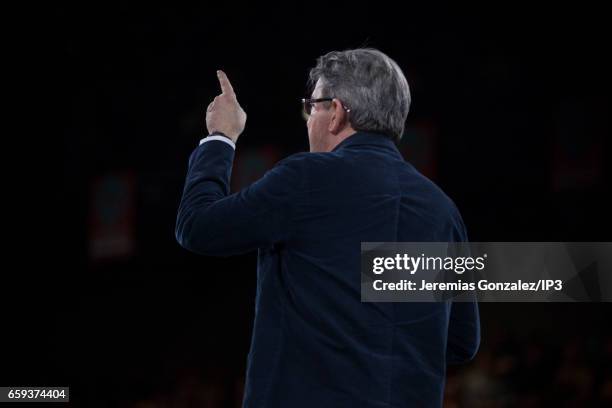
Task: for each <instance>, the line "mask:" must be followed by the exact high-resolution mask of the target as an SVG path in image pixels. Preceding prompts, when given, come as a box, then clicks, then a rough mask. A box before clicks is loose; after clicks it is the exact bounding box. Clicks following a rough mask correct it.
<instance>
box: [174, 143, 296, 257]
mask: <svg viewBox="0 0 612 408" xmlns="http://www.w3.org/2000/svg"><path fill="white" fill-rule="evenodd" d="M233 159H234V149H232V147H231V146H229V145H228V144H227V143H223V142H219V141H210V142H208V143H203V144H202V145H200V146H199V147H198V148H196V150H195V151H194V152H193V153H192V155H191V157H190V159H189V169H188V172H187V178H186V181H185V187H184V190H183V197H182V199H181V203H180V205H179V210H178V216H177V220H176V231H175V234H176V239H177V241H178V242H179V244H180V245H181V246H183V247H184V248H186V249H188V250H190V251H193V252H196V253H199V254H202V255H217V256H229V255H234V254H241V253H245V252H248V251H251V250H254V249H256V248H259V247H263V246H268V245H271V244H274V243H277V242H281V241H284V240H286V239H287V237H288V236H289V234H290V231H291V220H292V214H291V208H292V206H291V205H290V204H291V200H292V196H293V194H294V192H295V191H296V189H297V188H298V187H299V183H300V181H299V172H298V171H297V168H296V166H295V165H291V161H290V160H287V159H285V160H283V161H281V162H279V163H278V164H277V165H276V166H275V167H274V168H273V169H272V170H270V171H268V172H267V173H266V174H265V175H264V177H262V178H261V179H260V180H258V181H256V182H255V183H253V184H252V185H251V186H249V187H247V188H245V189H243V190H241V191H240V192H238V193H234V194H231V195H230V194H229V190H230V188H229V182H230V176H231V168H232V162H233Z"/></svg>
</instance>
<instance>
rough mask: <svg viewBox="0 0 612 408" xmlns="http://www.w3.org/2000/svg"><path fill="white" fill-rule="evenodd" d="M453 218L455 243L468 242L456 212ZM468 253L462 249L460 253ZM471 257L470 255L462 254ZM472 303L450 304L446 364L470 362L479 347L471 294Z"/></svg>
mask: <svg viewBox="0 0 612 408" xmlns="http://www.w3.org/2000/svg"><path fill="white" fill-rule="evenodd" d="M456 214H457V215H456V217H455V222H456V225H455V228H454V231H455V235H454V237H453V240H454V241H455V242H466V243H467V242H468V236H467V230H466V228H465V224H464V223H463V219H462V218H461V215H459V212H458V210H457V213H456ZM466 250H467V251H469V247H463V248H462V251H466ZM463 254H464V255H471V254H470V253H463ZM472 296H473V300H472V301H462V302H452V303H451V312H450V318H449V325H448V342H447V346H446V362H447V363H449V364H461V363H466V362H468V361H470V360H472V359H473V358H474V357H475V356H476V352H477V351H478V348H479V347H480V313H479V310H478V301H477V300H476V295H475V294H474V293H472Z"/></svg>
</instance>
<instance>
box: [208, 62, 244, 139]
mask: <svg viewBox="0 0 612 408" xmlns="http://www.w3.org/2000/svg"><path fill="white" fill-rule="evenodd" d="M217 77H218V78H219V84H220V85H221V95H218V96H216V97H215V99H214V100H213V101H212V102H211V103H210V104H209V105H208V108H207V109H206V128H207V129H208V134H211V133H213V132H222V133H224V134H225V135H227V137H229V138H230V139H232V141H233V142H234V143H236V141H237V140H238V137H239V136H240V134H241V133H242V131H243V130H244V125H245V124H246V113H245V112H244V110H243V109H242V108H241V107H240V104H239V103H238V100H237V99H236V94H235V93H234V88H232V84H231V83H230V81H229V79H227V75H225V72H223V71H217Z"/></svg>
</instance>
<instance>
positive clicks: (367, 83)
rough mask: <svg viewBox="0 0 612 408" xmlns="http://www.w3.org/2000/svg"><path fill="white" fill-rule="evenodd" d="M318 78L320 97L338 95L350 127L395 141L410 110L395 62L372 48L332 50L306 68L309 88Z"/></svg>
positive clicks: (401, 78) (397, 139)
mask: <svg viewBox="0 0 612 408" xmlns="http://www.w3.org/2000/svg"><path fill="white" fill-rule="evenodd" d="M319 79H320V80H321V83H322V86H323V90H324V94H323V95H322V97H329V98H338V99H340V101H341V102H342V103H343V104H344V105H345V106H346V107H347V108H350V110H351V111H350V113H349V123H350V124H351V126H352V128H353V129H355V130H358V131H364V132H375V133H382V134H385V135H387V136H389V137H391V138H392V139H394V140H395V141H396V142H399V140H400V139H401V137H402V134H403V133H404V124H405V123H406V117H407V116H408V111H409V109H410V88H409V87H408V81H406V77H405V76H404V73H403V72H402V70H401V69H400V67H399V66H398V65H397V63H396V62H395V61H393V60H392V59H391V58H389V57H388V56H387V55H385V54H384V53H382V52H381V51H379V50H376V49H373V48H357V49H354V50H345V51H332V52H329V53H327V54H325V55H323V56H321V57H319V58H318V59H317V65H316V66H315V67H314V68H312V69H311V70H310V73H309V80H308V84H309V87H310V89H311V90H312V89H314V86H315V85H316V83H317V81H318V80H319Z"/></svg>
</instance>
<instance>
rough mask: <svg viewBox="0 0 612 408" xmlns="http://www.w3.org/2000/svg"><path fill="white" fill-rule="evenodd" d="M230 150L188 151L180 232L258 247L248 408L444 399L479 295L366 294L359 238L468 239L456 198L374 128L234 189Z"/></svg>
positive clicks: (473, 328) (474, 340) (215, 244)
mask: <svg viewBox="0 0 612 408" xmlns="http://www.w3.org/2000/svg"><path fill="white" fill-rule="evenodd" d="M233 158H234V150H233V149H232V147H231V146H229V145H228V144H227V143H224V142H222V141H210V142H207V143H204V144H202V145H201V146H199V147H198V148H197V149H196V150H195V151H194V152H193V154H192V155H191V158H190V160H189V171H188V174H187V180H186V184H185V189H184V193H183V198H182V201H181V204H180V208H179V212H178V219H177V226H176V237H177V240H178V242H179V243H180V244H181V245H182V246H183V247H185V248H187V249H189V250H191V251H194V252H197V253H199V254H203V255H217V256H229V255H232V254H240V253H244V252H247V251H251V250H255V249H257V250H258V265H257V294H256V306H255V324H254V329H253V337H252V343H251V350H250V353H249V356H248V368H247V377H246V386H245V387H246V388H245V399H244V406H246V407H291V408H295V407H309V408H312V407H372V408H374V407H377V408H382V407H438V406H441V405H442V395H443V390H444V382H445V372H446V365H447V363H460V362H465V361H468V360H470V359H471V358H472V357H473V356H474V354H475V353H476V351H477V349H478V345H479V342H480V325H479V315H478V307H477V304H476V303H451V302H446V303H445V302H440V303H434V302H432V303H367V302H361V301H360V299H361V296H360V288H361V286H360V285H361V279H360V243H361V242H388V241H398V242H399V241H406V242H424V241H436V242H449V241H466V240H467V236H466V231H465V227H464V225H463V221H462V219H461V216H460V214H459V212H458V211H457V208H456V207H455V205H454V204H453V202H452V201H451V200H450V199H449V198H448V197H447V196H446V195H445V194H444V193H443V192H442V191H441V190H440V189H439V188H438V187H436V186H435V185H434V184H433V183H432V182H431V181H429V180H428V179H427V178H425V177H424V176H423V175H421V174H420V173H419V172H418V171H417V170H415V168H414V167H413V166H412V165H410V164H409V163H407V162H405V161H404V160H403V158H402V156H401V154H400V153H399V151H398V150H397V148H396V147H395V144H394V143H393V142H392V141H391V140H390V139H388V138H386V137H384V136H382V135H379V134H372V133H365V132H357V133H355V134H354V135H352V136H350V137H348V138H347V139H345V140H344V141H343V142H342V143H340V144H339V145H338V146H337V147H336V148H335V149H334V150H333V151H332V152H328V153H298V154H294V155H292V156H290V157H288V158H286V159H284V160H282V161H280V162H279V163H278V164H277V165H276V166H275V167H274V168H273V169H271V170H270V171H268V172H267V173H266V174H265V176H264V177H263V178H261V179H260V180H258V181H257V182H255V183H253V184H252V185H251V186H250V187H248V188H245V189H243V190H242V191H240V192H238V193H235V194H231V195H230V192H229V181H230V173H231V169H232V161H233ZM232 273H238V271H233V272H232ZM241 273H244V272H241Z"/></svg>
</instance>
